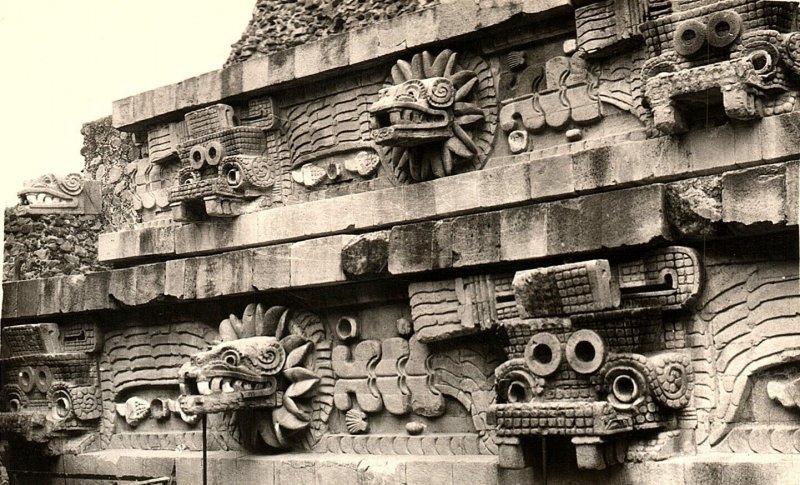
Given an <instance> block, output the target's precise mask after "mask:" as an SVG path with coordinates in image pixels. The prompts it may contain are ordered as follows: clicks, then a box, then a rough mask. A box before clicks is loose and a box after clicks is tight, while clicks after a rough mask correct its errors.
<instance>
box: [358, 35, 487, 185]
mask: <svg viewBox="0 0 800 485" xmlns="http://www.w3.org/2000/svg"><path fill="white" fill-rule="evenodd" d="M496 108H497V105H496V99H495V87H494V80H493V77H492V74H491V71H490V69H489V65H488V64H487V63H486V62H485V61H484V60H482V59H481V58H479V57H476V56H462V57H459V56H458V54H456V53H455V52H453V51H450V50H447V49H446V50H443V51H442V52H440V53H439V54H438V55H436V56H435V57H434V56H433V54H431V53H430V52H428V51H425V52H422V53H419V54H415V55H414V57H413V58H412V59H411V62H408V61H405V60H402V59H401V60H399V61H397V64H396V65H395V66H394V67H393V68H392V73H391V81H390V83H389V84H387V86H386V87H385V88H384V89H382V90H381V91H380V93H379V94H378V99H377V100H376V101H375V102H374V103H373V104H372V106H371V107H370V113H371V114H372V119H371V127H372V138H373V140H374V141H375V143H377V144H378V145H381V146H383V147H387V148H385V149H384V150H383V155H384V157H383V158H384V161H385V162H386V163H387V168H388V169H389V171H390V172H391V173H392V174H394V177H395V178H396V179H397V180H398V181H400V182H403V183H406V182H419V181H422V180H428V179H431V178H439V177H444V176H447V175H451V174H454V173H460V172H464V171H468V170H474V169H480V168H482V167H483V164H484V163H485V161H486V156H487V155H488V152H489V149H490V148H491V144H492V140H493V138H494V130H495V125H496V119H497V115H496Z"/></svg>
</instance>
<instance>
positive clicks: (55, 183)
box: [17, 173, 102, 215]
mask: <svg viewBox="0 0 800 485" xmlns="http://www.w3.org/2000/svg"><path fill="white" fill-rule="evenodd" d="M17 197H19V205H17V214H20V215H29V214H99V213H100V208H101V206H102V200H101V195H100V182H97V181H93V180H92V181H88V180H83V177H81V175H80V174H77V173H71V174H69V175H66V176H64V177H58V176H56V175H53V174H47V175H42V176H41V177H39V178H36V179H34V180H29V181H27V182H25V186H24V188H23V189H22V190H20V191H19V192H17Z"/></svg>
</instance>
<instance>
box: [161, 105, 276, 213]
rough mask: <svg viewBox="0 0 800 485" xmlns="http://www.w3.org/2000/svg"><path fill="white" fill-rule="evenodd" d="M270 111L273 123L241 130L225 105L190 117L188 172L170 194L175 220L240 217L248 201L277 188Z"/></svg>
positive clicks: (182, 151) (184, 147) (183, 151)
mask: <svg viewBox="0 0 800 485" xmlns="http://www.w3.org/2000/svg"><path fill="white" fill-rule="evenodd" d="M269 110H270V115H271V116H270V117H269V119H270V120H271V121H270V122H269V124H268V125H263V126H262V125H259V126H239V124H238V122H237V121H236V119H235V116H234V110H233V108H232V107H231V106H228V105H225V104H216V105H213V106H209V107H207V108H202V109H199V110H196V111H192V112H190V113H187V114H186V116H185V120H186V130H187V132H188V139H187V140H186V141H184V142H183V143H181V144H180V145H179V147H178V154H179V156H180V159H181V163H182V165H183V168H182V169H181V171H180V173H179V175H178V185H177V186H175V187H172V188H171V189H170V190H169V202H170V205H171V206H172V208H173V218H174V219H175V220H177V221H182V220H189V219H192V218H193V217H194V216H196V215H197V214H203V213H205V214H206V215H209V216H214V217H233V216H237V215H239V214H241V213H242V209H243V206H244V204H245V203H246V202H248V201H252V200H254V199H256V198H258V197H260V196H263V195H265V194H267V192H268V191H269V190H271V188H272V187H273V185H275V181H276V177H277V176H278V168H277V161H276V160H275V158H274V156H273V155H272V154H270V153H268V148H267V146H268V143H267V137H266V136H265V131H268V130H271V129H272V127H273V126H274V116H273V115H274V113H272V105H271V104H270V105H269Z"/></svg>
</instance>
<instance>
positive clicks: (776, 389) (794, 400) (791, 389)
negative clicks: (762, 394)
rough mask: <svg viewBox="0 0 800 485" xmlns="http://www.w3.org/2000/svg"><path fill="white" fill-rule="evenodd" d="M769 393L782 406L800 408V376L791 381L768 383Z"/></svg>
mask: <svg viewBox="0 0 800 485" xmlns="http://www.w3.org/2000/svg"><path fill="white" fill-rule="evenodd" d="M767 395H768V396H769V398H770V399H774V400H775V401H778V402H779V403H780V404H781V406H784V407H787V408H792V407H795V408H800V377H799V378H797V379H795V380H793V381H790V382H776V381H772V382H770V383H769V384H768V385H767Z"/></svg>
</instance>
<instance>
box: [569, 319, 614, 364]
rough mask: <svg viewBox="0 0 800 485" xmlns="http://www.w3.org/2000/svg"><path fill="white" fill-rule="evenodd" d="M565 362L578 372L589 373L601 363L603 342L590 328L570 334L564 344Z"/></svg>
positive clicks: (603, 357) (603, 353)
mask: <svg viewBox="0 0 800 485" xmlns="http://www.w3.org/2000/svg"><path fill="white" fill-rule="evenodd" d="M566 354H567V362H568V363H569V366H570V367H572V370H574V371H575V372H577V373H578V374H591V373H593V372H595V371H597V369H599V368H600V366H601V365H603V360H605V354H606V350H605V344H604V343H603V339H602V338H600V336H599V335H598V334H597V333H596V332H593V331H591V330H585V329H582V330H578V331H577V332H575V333H573V334H572V335H570V337H569V339H567V345H566Z"/></svg>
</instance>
